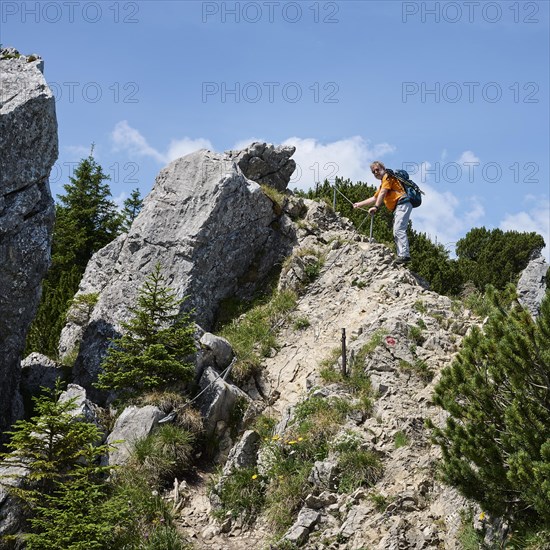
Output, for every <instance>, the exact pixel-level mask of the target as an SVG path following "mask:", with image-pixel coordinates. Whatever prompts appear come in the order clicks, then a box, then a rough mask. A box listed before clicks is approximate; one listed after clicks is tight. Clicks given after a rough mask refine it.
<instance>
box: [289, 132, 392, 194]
mask: <svg viewBox="0 0 550 550" xmlns="http://www.w3.org/2000/svg"><path fill="white" fill-rule="evenodd" d="M283 145H294V146H295V147H296V152H295V153H294V155H293V157H292V158H293V159H294V160H295V161H296V164H297V167H296V170H295V172H294V174H293V176H292V179H291V180H290V184H289V187H290V188H291V189H294V188H295V187H296V188H298V189H304V190H305V189H309V188H311V187H314V186H315V183H316V182H323V181H324V180H325V179H328V180H329V181H333V180H334V178H335V177H337V176H338V177H342V178H350V179H351V180H352V181H367V180H368V181H369V182H370V183H374V181H375V180H374V178H373V176H372V175H371V171H370V166H369V165H370V163H371V162H372V161H373V160H376V159H379V158H381V157H383V156H384V155H385V154H387V153H391V152H393V151H394V150H395V147H394V146H392V145H390V144H388V143H379V144H376V145H371V144H370V143H369V142H368V141H365V140H364V139H363V138H362V137H360V136H353V137H350V138H345V139H341V140H338V141H333V142H330V143H321V142H319V141H317V140H316V139H314V138H299V137H291V138H288V139H286V140H285V141H284V142H283Z"/></svg>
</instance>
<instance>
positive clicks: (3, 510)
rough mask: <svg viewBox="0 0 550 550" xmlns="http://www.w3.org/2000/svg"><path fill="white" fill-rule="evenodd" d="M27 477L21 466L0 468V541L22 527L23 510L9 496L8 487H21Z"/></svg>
mask: <svg viewBox="0 0 550 550" xmlns="http://www.w3.org/2000/svg"><path fill="white" fill-rule="evenodd" d="M27 475H28V470H27V469H25V468H22V467H21V466H15V465H10V464H9V463H5V464H4V465H2V466H0V480H2V483H0V541H2V540H3V538H4V537H5V536H6V535H14V534H15V533H17V532H18V531H20V529H21V527H22V526H23V521H24V519H25V515H24V512H23V508H22V505H21V502H20V501H18V500H17V498H14V497H13V496H12V495H11V493H10V487H16V488H17V487H21V486H22V485H23V483H24V482H25V478H26V477H27ZM0 545H1V542H0ZM0 547H1V546H0Z"/></svg>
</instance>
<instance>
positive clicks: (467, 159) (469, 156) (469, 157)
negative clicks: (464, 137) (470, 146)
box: [456, 150, 480, 166]
mask: <svg viewBox="0 0 550 550" xmlns="http://www.w3.org/2000/svg"><path fill="white" fill-rule="evenodd" d="M456 162H457V163H458V164H460V165H462V164H463V165H464V166H469V165H470V164H471V165H472V166H473V165H475V164H479V163H480V160H479V157H478V156H476V155H475V154H474V152H473V151H470V150H468V151H464V152H463V153H462V155H460V158H459V159H458V160H457V161H456Z"/></svg>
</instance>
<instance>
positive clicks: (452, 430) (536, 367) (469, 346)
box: [434, 287, 550, 527]
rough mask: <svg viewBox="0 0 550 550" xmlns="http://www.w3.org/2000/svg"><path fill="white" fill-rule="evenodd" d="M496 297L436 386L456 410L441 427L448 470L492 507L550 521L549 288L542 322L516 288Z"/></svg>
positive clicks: (438, 396) (437, 433)
mask: <svg viewBox="0 0 550 550" xmlns="http://www.w3.org/2000/svg"><path fill="white" fill-rule="evenodd" d="M491 297H492V301H493V305H494V308H493V311H492V314H491V315H490V316H489V319H488V321H487V323H486V324H485V326H484V329H483V330H481V329H479V328H473V329H472V331H471V333H470V335H469V336H467V337H466V338H465V339H464V342H463V347H462V349H461V351H460V352H459V354H458V356H457V357H456V359H455V361H454V362H453V363H452V365H451V366H450V367H449V368H447V369H446V370H444V371H443V374H442V377H441V380H440V382H439V384H438V385H437V387H436V389H435V398H434V402H435V403H436V404H438V405H441V406H442V407H443V408H445V409H446V410H447V411H448V412H449V414H450V416H449V418H448V420H447V424H446V426H445V427H444V428H440V429H435V430H434V438H435V441H436V442H437V443H438V444H439V445H440V446H441V449H442V451H443V465H442V472H443V476H444V478H445V480H446V481H447V482H449V483H451V484H452V485H455V486H457V487H458V488H459V489H460V491H461V492H462V493H463V494H464V495H466V496H468V497H471V498H473V499H475V500H477V501H478V502H479V503H480V504H481V505H482V506H483V507H484V509H485V510H487V511H489V512H492V513H494V514H497V515H507V516H508V517H511V518H514V519H515V520H516V521H521V520H522V519H525V520H526V521H527V520H532V521H534V522H535V524H536V525H538V526H539V527H540V526H548V525H550V506H548V503H549V502H550V429H549V427H550V346H549V345H548V343H549V342H550V292H547V294H546V298H545V300H544V301H543V303H542V307H541V312H540V315H539V317H538V318H537V320H536V322H535V321H533V319H532V318H531V316H530V315H529V313H528V312H527V311H526V310H524V309H523V308H522V307H521V306H520V305H519V303H517V301H515V294H514V290H513V287H509V288H508V289H507V290H506V292H505V293H502V294H501V295H500V296H499V295H497V294H496V293H494V292H493V291H491ZM511 299H514V301H513V302H512V304H513V305H512V306H510V307H508V306H506V303H510V302H511Z"/></svg>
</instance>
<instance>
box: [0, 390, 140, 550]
mask: <svg viewBox="0 0 550 550" xmlns="http://www.w3.org/2000/svg"><path fill="white" fill-rule="evenodd" d="M60 394H61V386H60V384H59V383H58V384H57V386H56V388H55V389H54V390H51V391H49V392H46V393H45V394H43V395H42V396H40V397H37V398H34V401H35V411H36V414H35V415H34V416H33V417H32V418H31V419H30V420H19V421H17V422H16V423H15V425H14V429H13V431H12V432H10V435H11V436H12V437H11V440H10V442H9V443H8V444H7V448H8V450H9V451H10V452H7V453H1V454H0V460H1V462H2V464H3V465H7V466H9V467H11V468H13V467H14V466H18V467H21V468H24V469H25V470H26V472H27V475H26V476H25V477H24V480H23V482H22V483H21V484H19V485H17V486H12V485H11V484H10V485H7V486H6V487H7V490H8V491H9V492H10V493H11V494H12V495H13V496H14V497H15V498H16V499H18V500H19V501H20V502H21V503H22V504H23V506H24V510H25V513H26V516H27V518H28V521H27V528H26V529H25V530H24V532H23V533H21V534H20V535H18V536H16V537H15V538H20V539H22V540H23V541H25V543H26V548H28V549H29V550H46V549H48V550H66V549H74V550H77V549H82V550H84V549H88V548H89V549H98V550H99V549H101V550H103V549H105V550H107V549H109V548H112V547H113V546H112V545H111V542H112V541H113V537H112V533H113V525H114V524H115V522H117V523H119V524H120V523H122V524H123V523H124V521H125V519H124V518H125V517H129V515H130V514H129V513H128V509H127V508H128V507H127V505H126V503H125V501H124V500H123V499H118V500H117V501H116V502H114V501H113V500H112V499H111V500H109V501H108V504H107V505H106V506H104V503H106V502H107V496H108V490H109V488H108V485H107V484H106V483H105V478H106V475H107V473H108V471H109V470H110V469H109V468H108V467H103V466H100V465H99V464H98V462H99V457H100V456H101V455H103V454H105V453H106V452H107V450H108V446H107V445H100V444H99V442H100V441H101V438H102V433H101V431H100V429H99V428H98V427H97V426H96V425H95V424H92V423H89V422H86V421H84V420H83V419H81V418H78V417H75V416H74V408H75V400H74V399H72V400H68V401H63V402H61V401H59V396H60ZM14 475H15V474H14Z"/></svg>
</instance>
